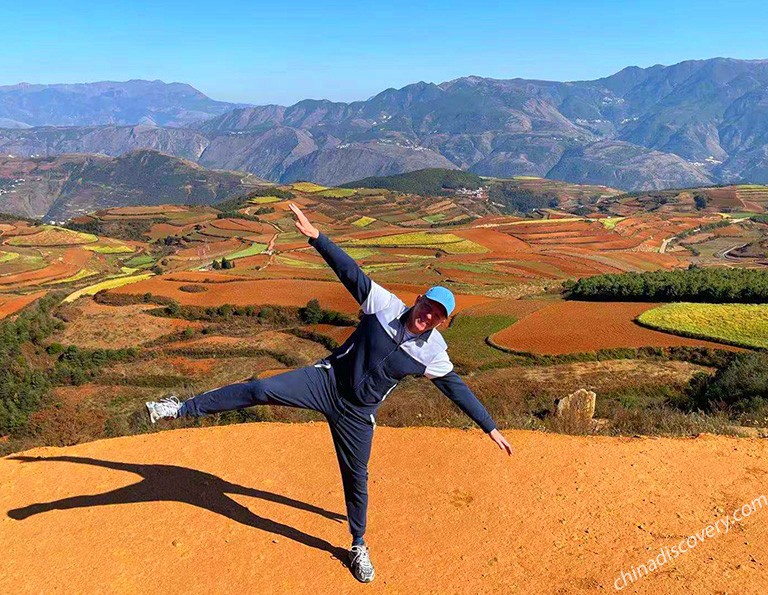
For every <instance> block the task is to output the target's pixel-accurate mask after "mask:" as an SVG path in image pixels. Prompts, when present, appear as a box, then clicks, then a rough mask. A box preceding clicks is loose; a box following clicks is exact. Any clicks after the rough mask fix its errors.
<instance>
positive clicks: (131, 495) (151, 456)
mask: <svg viewBox="0 0 768 595" xmlns="http://www.w3.org/2000/svg"><path fill="white" fill-rule="evenodd" d="M506 435H507V438H508V439H509V441H510V442H511V443H512V445H513V446H514V447H515V449H516V452H515V454H514V455H513V456H511V457H508V456H506V455H505V454H503V453H502V452H501V451H499V450H498V449H497V448H496V446H495V445H494V444H493V443H492V442H491V441H490V440H489V439H488V438H486V437H485V435H483V433H482V432H481V431H480V430H477V429H473V430H471V431H462V430H458V429H442V428H386V427H378V428H377V429H376V432H375V437H374V445H373V453H372V457H371V463H370V484H369V493H370V509H369V515H368V532H367V534H366V540H367V542H368V544H369V546H370V547H371V557H372V560H373V562H374V564H375V567H376V579H375V581H374V582H373V583H371V584H370V585H365V586H364V585H360V584H359V583H357V582H356V581H355V580H354V578H353V577H352V576H351V574H350V573H349V571H348V570H347V569H346V568H345V567H344V565H343V564H342V562H341V561H340V560H341V559H343V558H344V557H345V552H344V549H345V548H346V547H347V546H348V545H349V543H348V542H349V534H348V532H347V527H346V522H345V518H344V513H345V509H344V504H343V495H342V488H341V481H340V478H339V471H338V467H337V463H336V456H335V454H334V451H333V446H332V442H331V439H330V433H329V430H328V427H327V425H326V424H325V423H313V424H278V423H261V424H244V425H237V426H227V427H212V428H205V429H188V430H176V431H171V432H160V433H154V434H147V435H141V436H131V437H124V438H117V439H113V440H102V441H98V442H92V443H88V444H80V445H77V446H73V447H68V448H37V449H34V450H31V451H28V452H26V453H23V454H21V455H13V456H11V457H7V458H4V459H0V477H2V483H0V510H1V511H2V514H1V515H0V519H1V520H0V542H1V543H2V544H3V572H2V573H0V591H2V592H4V593H14V594H25V593H50V592H56V591H62V592H73V593H84V594H86V593H103V592H110V593H148V594H153V593H190V594H197V593H201V594H202V593H243V592H248V593H259V594H262V593H263V594H266V593H307V592H311V593H315V594H317V595H323V594H334V595H335V594H347V593H361V592H363V590H365V592H366V593H397V594H409V595H411V594H416V593H418V594H421V593H434V594H441V595H442V594H458V593H461V594H466V593H472V594H475V593H494V594H495V593H502V594H533V593H536V594H539V593H542V594H545V593H546V594H571V593H576V594H581V593H585V594H586V593H611V592H614V591H615V583H616V580H617V579H619V577H620V574H621V572H622V571H624V572H630V571H631V569H632V567H637V566H638V565H639V564H647V563H648V560H649V559H650V558H655V557H656V556H658V555H659V552H660V551H661V550H662V548H669V547H671V546H676V545H677V544H678V543H680V542H681V540H684V539H686V538H687V537H688V536H689V535H692V534H694V533H697V532H700V531H702V530H704V529H705V528H706V527H707V526H708V525H711V524H713V523H714V522H715V521H717V520H718V519H722V518H723V516H724V514H728V515H730V514H732V512H733V511H734V510H737V509H740V508H741V507H742V505H744V504H746V503H750V502H753V501H756V500H757V499H758V498H760V496H761V495H764V494H765V492H766V489H765V480H766V477H768V442H766V441H765V440H759V439H737V438H728V437H713V436H709V435H704V436H700V437H698V438H696V439H690V438H658V439H651V438H610V437H573V436H565V435H552V434H544V433H538V432H526V431H508V432H506ZM14 456H15V457H17V458H14ZM598 461H599V463H598ZM57 502H58V503H57ZM760 504H762V508H760V507H759V506H760ZM766 551H768V504H766V503H764V501H762V500H761V501H760V502H758V503H757V504H756V505H755V508H754V511H753V512H752V513H751V514H750V515H749V516H747V517H746V518H744V519H743V521H742V522H741V523H739V524H737V525H732V526H731V527H730V530H729V532H728V533H725V532H724V531H723V532H721V533H720V534H714V536H713V537H709V538H707V537H705V538H704V540H703V541H701V542H699V543H698V544H697V545H696V546H695V547H694V548H692V549H691V550H690V551H688V552H685V553H683V554H681V555H680V556H679V557H678V558H677V559H675V560H673V561H671V562H668V563H667V564H666V565H664V566H661V568H659V569H658V570H657V571H656V572H653V573H651V574H649V575H648V576H646V577H643V578H640V579H639V580H638V581H637V582H636V583H634V584H631V585H630V586H629V587H627V588H624V589H623V591H624V592H626V593H647V594H653V595H656V594H668V593H669V594H672V593H674V594H684V593H741V594H757V593H764V592H765V566H766V564H767V563H768V560H767V559H766ZM619 585H620V586H621V583H619ZM65 586H66V588H65Z"/></svg>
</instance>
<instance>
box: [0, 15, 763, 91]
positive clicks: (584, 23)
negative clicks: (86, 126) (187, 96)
mask: <svg viewBox="0 0 768 595" xmlns="http://www.w3.org/2000/svg"><path fill="white" fill-rule="evenodd" d="M0 22H2V23H3V27H2V31H3V37H2V48H3V50H2V52H0V85H3V84H15V83H18V82H21V81H25V82H31V83H54V82H56V83H58V82H91V81H98V80H127V79H131V78H143V79H161V80H163V81H166V82H172V81H179V82H186V83H189V84H191V85H193V86H194V87H196V88H198V89H200V90H201V91H203V92H204V93H206V94H207V95H209V96H211V97H213V98H214V99H221V100H226V101H239V102H247V103H256V104H265V103H281V104H284V105H287V104H290V103H294V102H296V101H298V100H300V99H304V98H326V99H332V100H337V101H353V100H357V99H366V98H368V97H370V96H371V95H374V94H376V93H378V92H379V91H381V90H383V89H386V88H388V87H398V88H399V87H402V86H404V85H406V84H409V83H412V82H417V81H420V80H424V81H431V82H438V83H439V82H442V81H445V80H450V79H454V78H458V77H460V76H466V75H470V74H476V75H481V76H489V77H495V78H514V77H522V78H538V79H549V80H584V79H593V78H598V77H601V76H607V75H610V74H612V73H614V72H616V71H618V70H620V69H621V68H623V67H625V66H628V65H637V66H651V65H653V64H674V63H676V62H680V61H683V60H688V59H701V58H712V57H716V56H725V57H732V58H745V59H756V58H768V42H767V41H766V39H767V38H766V35H765V31H766V29H767V28H768V11H766V10H765V8H764V2H757V1H751V0H745V1H741V2H735V3H725V2H708V1H706V0H699V1H696V2H694V1H687V0H686V1H674V0H668V1H666V2H663V1H657V0H645V1H641V2H620V1H612V2H603V1H590V0H582V1H580V2H571V1H563V2H550V1H547V0H541V1H539V2H530V1H528V2H517V1H508V2H501V1H500V2H486V1H482V0H479V1H475V2H466V1H464V2H453V1H452V0H442V1H439V2H438V1H434V2H433V1H428V2H418V1H410V2H404V1H401V0H384V1H380V2H374V3H371V4H370V5H368V3H366V2H365V1H364V0H363V1H362V2H338V1H331V2H318V1H307V0H298V1H295V2H279V1H278V2H275V1H274V0H272V1H271V2H269V3H262V2H259V1H255V2H241V1H240V0H229V1H228V2H219V3H212V2H206V3H202V2H197V1H195V0H188V1H185V2H177V1H175V0H172V1H165V2H164V1H163V0H156V1H154V2H145V1H144V0H139V1H131V2H123V1H112V2H103V1H101V2H90V1H87V0H86V1H80V2H70V1H69V0H60V1H58V2H49V1H48V0H38V1H36V2H14V3H10V2H6V3H4V5H3V6H2V8H0Z"/></svg>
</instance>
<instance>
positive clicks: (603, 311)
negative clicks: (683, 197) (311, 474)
mask: <svg viewBox="0 0 768 595" xmlns="http://www.w3.org/2000/svg"><path fill="white" fill-rule="evenodd" d="M657 305H658V304H648V303H636V302H576V301H557V302H555V303H553V304H552V305H550V306H547V307H546V308H542V309H540V310H537V311H536V312H534V313H532V314H530V315H529V316H526V317H525V318H523V319H522V320H520V321H518V322H517V323H515V324H513V325H512V326H510V327H508V328H506V329H504V330H502V331H499V332H498V333H496V334H495V335H493V336H492V339H493V341H495V342H496V343H497V344H499V345H501V346H502V347H507V348H509V349H513V350H515V351H527V352H531V353H540V354H548V355H555V354H563V353H578V352H586V351H596V350H598V349H610V348H614V347H672V346H677V345H689V346H696V347H713V348H719V349H728V350H731V351H739V349H738V348H735V347H729V346H727V345H721V344H719V343H713V342H711V341H700V340H697V339H688V338H685V337H678V336H675V335H669V334H666V333H661V332H658V331H653V330H650V329H646V328H643V327H641V326H639V325H637V324H635V323H634V322H633V319H634V318H636V317H637V316H639V315H640V314H642V313H643V312H645V311H646V310H650V309H651V308H654V307H656V306H657Z"/></svg>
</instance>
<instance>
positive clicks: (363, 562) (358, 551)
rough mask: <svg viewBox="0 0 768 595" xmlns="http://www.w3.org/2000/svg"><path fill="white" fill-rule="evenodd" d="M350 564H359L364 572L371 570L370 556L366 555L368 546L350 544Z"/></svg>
mask: <svg viewBox="0 0 768 595" xmlns="http://www.w3.org/2000/svg"><path fill="white" fill-rule="evenodd" d="M352 564H353V565H354V564H359V565H360V566H361V567H362V569H363V571H365V572H370V571H371V570H373V564H371V558H370V557H369V556H368V548H367V547H366V546H364V545H353V546H352Z"/></svg>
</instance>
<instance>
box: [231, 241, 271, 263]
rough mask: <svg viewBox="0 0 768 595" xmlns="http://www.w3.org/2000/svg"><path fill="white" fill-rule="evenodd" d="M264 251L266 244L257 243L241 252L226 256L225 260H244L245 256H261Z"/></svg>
mask: <svg viewBox="0 0 768 595" xmlns="http://www.w3.org/2000/svg"><path fill="white" fill-rule="evenodd" d="M266 249H267V245H266V244H260V243H258V242H254V243H253V244H251V245H250V246H249V247H248V248H244V249H243V250H238V251H237V252H233V253H232V254H228V255H227V256H226V258H227V260H235V259H237V258H245V257H246V256H255V255H256V254H261V253H262V252H264V250H266Z"/></svg>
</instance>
